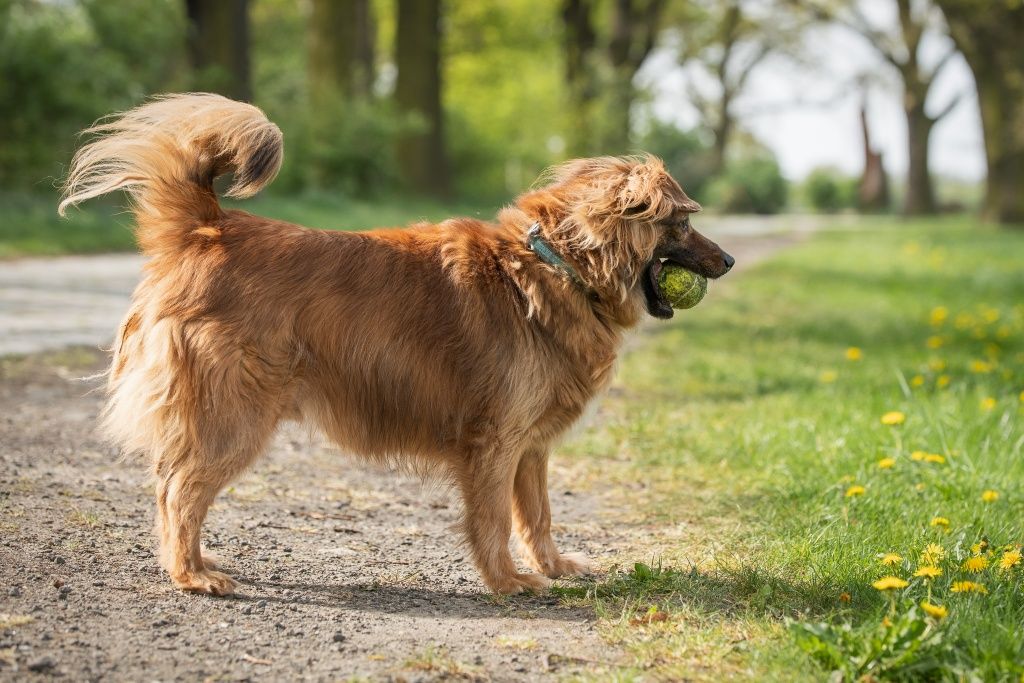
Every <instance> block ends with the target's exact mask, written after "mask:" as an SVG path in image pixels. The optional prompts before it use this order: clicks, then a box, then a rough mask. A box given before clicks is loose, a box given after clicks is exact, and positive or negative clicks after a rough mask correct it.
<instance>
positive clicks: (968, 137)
mask: <svg viewBox="0 0 1024 683" xmlns="http://www.w3.org/2000/svg"><path fill="white" fill-rule="evenodd" d="M862 4H863V5H864V6H865V9H866V13H867V14H868V15H869V18H870V19H871V20H872V22H873V23H875V24H876V25H877V26H879V27H886V26H889V27H892V26H895V25H896V24H895V21H896V19H895V14H893V13H892V12H890V10H893V8H894V6H895V3H891V2H880V1H879V0H872V2H865V3H862ZM893 11H894V10H893ZM950 46H951V42H950V41H949V39H948V38H947V37H945V36H942V35H940V34H937V33H933V34H929V35H928V36H927V37H926V39H925V41H924V42H923V44H922V48H921V55H920V57H921V60H922V63H923V64H924V65H926V66H931V65H932V64H934V63H935V62H936V61H937V60H938V59H939V58H940V57H941V56H942V55H943V54H944V53H945V52H946V50H947V49H949V47H950ZM802 52H803V53H804V54H805V58H804V60H803V61H802V63H799V64H798V63H796V62H794V61H793V60H791V59H789V58H786V57H782V56H778V57H770V58H769V59H767V60H765V61H764V62H762V63H761V65H760V66H758V67H757V68H756V70H755V71H753V72H752V73H751V75H750V79H749V82H748V90H747V92H746V93H745V94H744V95H743V96H741V97H740V98H739V99H738V100H737V102H736V111H737V112H738V113H739V119H740V125H741V127H743V128H745V129H746V130H748V131H750V132H752V133H753V134H754V135H755V136H756V137H757V138H758V139H759V140H760V141H761V142H762V143H764V144H765V145H767V146H768V147H769V148H770V149H771V150H772V151H773V152H774V153H775V155H776V156H777V158H778V160H779V164H780V166H781V167H782V172H783V174H784V175H785V176H786V177H787V178H789V179H791V180H800V179H802V178H803V177H805V176H806V175H807V174H808V173H809V172H810V171H811V170H813V169H815V168H817V167H822V166H828V167H834V168H838V169H840V170H842V171H844V172H846V173H848V174H851V175H857V174H859V173H860V171H861V169H862V166H863V161H864V153H863V140H862V136H861V129H860V119H859V111H860V101H861V91H860V89H859V88H858V87H857V86H856V85H855V82H856V78H857V76H858V75H859V74H863V73H869V74H870V76H871V79H872V81H873V82H874V84H873V85H872V86H871V88H870V91H869V94H868V125H869V127H870V130H871V137H872V144H873V146H874V147H875V148H876V149H878V150H880V151H882V153H883V160H884V163H885V166H886V170H887V171H888V172H889V174H890V176H896V177H898V176H902V175H903V174H904V173H905V171H906V165H907V151H906V144H907V143H906V118H905V115H904V113H903V108H902V105H901V100H902V94H901V87H900V81H899V78H898V76H897V75H896V71H895V69H894V68H893V67H892V66H890V65H889V64H888V63H887V62H885V61H884V60H882V58H881V57H880V55H878V54H877V52H876V51H875V50H874V48H873V47H871V45H870V44H868V43H867V41H866V40H865V39H864V38H862V37H861V36H859V35H857V34H856V33H853V32H852V31H850V30H848V29H846V28H843V27H840V26H821V27H817V28H814V29H812V30H810V31H808V32H807V33H806V34H805V38H804V44H803V50H802ZM638 82H639V84H640V85H642V86H644V87H646V88H648V89H649V90H650V91H651V93H652V95H653V102H652V105H651V106H652V107H653V112H654V115H655V116H656V117H657V118H659V119H661V120H665V121H674V122H676V123H677V124H678V125H680V126H681V127H682V128H684V129H685V128H689V127H692V126H693V125H694V124H695V123H696V122H697V114H696V111H695V110H694V109H693V107H692V106H691V105H690V104H689V103H688V99H687V96H686V92H687V90H688V88H690V87H693V84H696V85H698V86H699V85H704V86H705V87H710V81H708V80H707V77H706V76H704V75H703V74H701V73H699V72H698V71H697V70H695V69H694V68H692V67H687V68H682V67H680V66H679V65H678V64H677V60H676V57H675V50H673V49H672V48H671V47H662V48H659V49H658V50H656V51H655V52H654V53H652V54H651V56H650V58H649V59H648V61H647V63H646V64H645V65H644V68H643V69H642V71H641V73H640V74H638ZM958 93H962V96H961V100H960V102H959V104H958V105H957V107H956V108H955V109H954V110H953V111H952V112H951V113H950V114H949V115H948V116H946V117H945V118H944V119H942V121H940V122H939V123H938V124H937V125H936V126H935V128H934V129H933V130H932V135H931V140H930V148H929V151H930V154H931V169H932V172H933V174H937V175H942V176H948V177H952V178H956V179H960V180H965V181H980V180H983V179H984V177H985V152H984V147H983V142H982V133H981V119H980V116H979V114H978V104H977V97H976V93H975V90H974V80H973V78H972V76H971V71H970V68H969V67H968V66H967V63H966V61H964V59H963V57H962V56H960V55H957V56H956V57H955V58H954V59H952V60H951V61H950V62H948V63H947V64H946V66H945V67H944V69H943V70H942V72H941V73H940V75H939V77H938V78H937V80H936V82H935V83H934V85H933V86H932V90H931V92H930V93H929V97H928V102H927V111H928V112H929V113H931V114H934V113H935V112H937V111H939V110H941V109H942V108H944V107H945V106H946V104H947V102H949V101H950V100H951V99H952V98H953V97H954V96H956V95H957V94H958Z"/></svg>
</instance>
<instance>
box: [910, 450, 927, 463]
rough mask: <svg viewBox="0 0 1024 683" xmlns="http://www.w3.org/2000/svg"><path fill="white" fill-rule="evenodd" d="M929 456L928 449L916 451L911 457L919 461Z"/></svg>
mask: <svg viewBox="0 0 1024 683" xmlns="http://www.w3.org/2000/svg"><path fill="white" fill-rule="evenodd" d="M927 457H928V453H927V451H914V452H913V453H911V454H910V459H911V460H916V461H918V462H920V461H922V460H924V459H925V458H927Z"/></svg>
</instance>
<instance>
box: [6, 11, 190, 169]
mask: <svg viewBox="0 0 1024 683" xmlns="http://www.w3.org/2000/svg"><path fill="white" fill-rule="evenodd" d="M180 4H181V3H179V2H176V1H174V0H157V1H156V2H153V3H149V4H147V21H145V22H139V21H136V20H134V19H136V18H137V17H135V16H133V15H134V13H133V12H132V8H133V7H134V6H135V3H133V2H131V1H130V0H102V1H101V0H90V1H88V2H80V3H50V2H46V3H44V2H37V1H34V0H10V1H8V2H5V3H2V4H0V184H2V185H3V186H4V187H7V188H11V187H23V188H27V187H38V186H39V185H41V184H42V183H44V182H46V180H47V178H56V177H59V176H60V174H61V167H62V165H63V164H64V163H66V162H67V160H68V159H69V158H70V156H71V152H72V149H73V146H74V141H75V134H76V133H77V132H78V131H79V130H81V129H82V128H84V127H86V126H88V125H89V124H90V123H92V122H93V121H94V120H95V119H97V118H99V117H100V116H103V115H105V114H108V113H110V112H111V111H114V110H118V109H123V108H126V107H129V106H131V105H133V104H135V103H137V102H139V101H140V100H141V99H142V97H143V96H144V95H145V94H147V93H150V92H154V91H158V90H164V89H173V84H174V83H175V74H176V65H177V63H178V55H179V53H180V51H181V50H180V48H181V46H180V44H179V43H180V42H181V36H182V35H183V34H182V17H181V11H180V9H181V8H180V7H179V5H180ZM51 182H52V181H51Z"/></svg>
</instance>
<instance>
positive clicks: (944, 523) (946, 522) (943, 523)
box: [928, 517, 949, 529]
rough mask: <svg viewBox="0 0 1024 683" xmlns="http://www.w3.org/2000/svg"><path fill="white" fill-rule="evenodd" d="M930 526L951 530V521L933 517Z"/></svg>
mask: <svg viewBox="0 0 1024 683" xmlns="http://www.w3.org/2000/svg"><path fill="white" fill-rule="evenodd" d="M928 524H930V525H931V526H937V527H942V528H943V529H948V528H949V520H948V519H946V518H945V517H932V521H930V522H929V523H928Z"/></svg>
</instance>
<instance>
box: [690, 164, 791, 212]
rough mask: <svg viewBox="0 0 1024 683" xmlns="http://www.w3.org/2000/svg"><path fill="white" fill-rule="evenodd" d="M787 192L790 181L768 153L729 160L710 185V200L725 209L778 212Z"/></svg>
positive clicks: (722, 209)
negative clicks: (783, 175)
mask: <svg viewBox="0 0 1024 683" xmlns="http://www.w3.org/2000/svg"><path fill="white" fill-rule="evenodd" d="M788 195H789V184H788V183H787V182H786V179H785V178H783V177H782V172H781V171H780V170H779V164H778V162H776V161H775V159H774V158H772V157H769V156H757V157H753V158H750V159H742V160H738V161H733V162H730V163H729V164H728V166H727V167H726V169H725V172H724V173H723V174H722V175H721V176H719V177H718V178H716V179H715V180H714V181H713V182H712V183H711V185H710V186H709V188H708V196H709V198H710V201H709V204H710V205H711V206H713V207H714V208H716V209H718V210H719V211H723V212H725V213H758V214H773V213H778V212H779V211H781V210H782V209H784V208H785V207H786V201H787V199H788Z"/></svg>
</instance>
